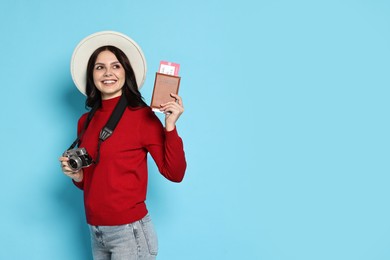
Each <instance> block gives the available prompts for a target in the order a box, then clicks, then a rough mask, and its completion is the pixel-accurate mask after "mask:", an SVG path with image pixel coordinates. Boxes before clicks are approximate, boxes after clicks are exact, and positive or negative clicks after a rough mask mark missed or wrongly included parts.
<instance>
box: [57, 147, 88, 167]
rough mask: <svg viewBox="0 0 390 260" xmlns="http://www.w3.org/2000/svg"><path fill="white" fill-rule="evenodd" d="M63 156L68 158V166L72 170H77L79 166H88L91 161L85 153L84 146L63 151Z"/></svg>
mask: <svg viewBox="0 0 390 260" xmlns="http://www.w3.org/2000/svg"><path fill="white" fill-rule="evenodd" d="M64 157H68V158H69V161H68V164H69V167H70V169H72V171H74V172H77V171H78V170H80V169H81V168H84V167H88V166H90V165H91V164H92V163H93V160H92V157H91V156H90V155H89V154H88V153H87V150H85V148H75V149H70V150H67V151H65V152H64Z"/></svg>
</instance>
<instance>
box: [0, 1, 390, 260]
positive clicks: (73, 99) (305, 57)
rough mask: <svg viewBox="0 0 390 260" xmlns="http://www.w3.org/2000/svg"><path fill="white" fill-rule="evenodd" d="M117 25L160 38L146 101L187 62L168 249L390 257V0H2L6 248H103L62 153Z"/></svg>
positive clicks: (62, 254)
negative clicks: (183, 162)
mask: <svg viewBox="0 0 390 260" xmlns="http://www.w3.org/2000/svg"><path fill="white" fill-rule="evenodd" d="M102 30H114V31H119V32H122V33H125V34H127V35H129V36H130V37H132V38H133V39H134V40H135V41H136V42H137V43H138V44H139V45H140V46H141V48H142V49H143V51H144V54H145V56H146V59H147V62H148V72H147V80H146V83H145V85H144V87H143V88H142V90H141V92H142V95H143V96H144V98H145V101H146V102H147V103H149V102H150V97H151V93H152V89H153V82H154V77H155V72H157V70H158V66H159V63H160V61H161V60H167V61H172V62H177V63H180V65H181V70H180V76H181V77H182V80H181V86H180V95H181V96H182V98H183V100H184V105H185V113H184V114H183V115H182V117H181V118H180V121H179V122H178V125H177V128H178V131H179V134H180V135H181V137H182V138H183V140H184V144H185V152H186V156H187V161H188V169H187V172H186V177H185V179H184V181H183V182H182V183H180V184H174V183H170V182H169V181H167V180H166V179H164V178H163V177H162V176H161V175H160V174H159V173H158V171H157V169H156V166H155V165H154V162H153V161H152V160H150V161H149V169H150V172H149V174H150V183H149V187H148V198H147V205H148V207H149V211H150V214H151V216H152V219H153V220H154V223H155V226H156V229H157V232H158V235H159V246H160V250H159V257H158V259H160V260H179V259H180V260H183V259H185V260H199V259H211V260H214V259H229V260H230V259H232V260H233V259H248V260H252V259H254V260H330V259H331V260H388V259H390V246H389V244H390V210H389V196H390V189H389V181H390V176H389V173H390V172H389V155H390V153H389V145H390V140H389V130H390V124H389V108H390V105H389V97H390V96H389V94H390V91H389V83H390V80H389V75H390V74H389V71H390V63H389V60H390V36H389V32H390V2H389V1H387V0H312V1H310V0H296V1H289V0H272V1H268V0H267V1H266V0H241V1H230V0H227V1H222V0H218V1H217V0H198V1H179V0H166V1H151V0H144V1H133V0H113V1H101V0H94V1H91V0H83V1H80V0H77V1H76V0H66V1H65V0H63V1H49V0H41V1H28V0H12V1H11V0H5V1H2V3H1V8H0V32H1V36H0V37H1V41H0V46H1V48H0V57H1V60H0V66H1V70H0V73H1V76H0V78H1V79H0V80H1V84H0V88H1V98H0V100H1V103H0V108H1V109H0V121H1V126H0V144H1V150H0V163H1V164H0V169H1V170H0V172H1V189H0V207H1V214H0V227H1V229H0V230H1V232H0V248H1V250H0V259H29V260H46V259H50V260H52V259H56V260H89V259H91V252H90V244H89V233H88V228H87V225H86V222H85V216H84V208H83V203H82V192H81V191H80V190H78V189H77V188H75V187H74V186H73V184H72V183H71V182H70V181H69V179H68V178H66V177H65V176H63V175H62V173H61V170H60V165H59V162H58V157H59V156H60V155H61V154H62V152H63V151H64V150H65V149H66V148H67V147H68V146H69V145H70V143H71V142H72V141H73V140H74V138H75V135H76V123H77V120H78V118H79V116H80V115H81V114H82V113H85V112H86V110H85V108H84V101H85V99H84V96H83V95H82V94H80V93H79V92H78V91H77V89H76V88H75V86H74V84H73V82H72V79H71V75H70V58H71V55H72V52H73V49H74V48H75V46H76V45H77V44H78V42H79V41H80V40H81V39H83V38H84V37H86V36H87V35H89V34H91V33H94V32H97V31H102ZM161 119H162V118H161Z"/></svg>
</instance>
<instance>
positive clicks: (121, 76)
mask: <svg viewBox="0 0 390 260" xmlns="http://www.w3.org/2000/svg"><path fill="white" fill-rule="evenodd" d="M91 50H93V53H92V54H91V55H89V54H90V52H91ZM87 59H88V62H87V61H86V60H87ZM85 64H87V65H85ZM132 65H133V66H132ZM71 69H72V77H73V80H74V82H75V84H76V86H77V87H78V88H79V90H80V91H81V92H82V93H84V94H86V95H87V100H86V106H87V107H90V108H92V107H94V106H95V105H96V104H97V105H98V106H99V108H98V110H97V111H96V112H95V114H94V115H93V117H92V119H91V120H90V123H89V125H88V126H87V127H86V128H85V121H86V119H87V114H84V115H82V116H81V118H80V119H79V122H78V133H79V135H80V133H82V134H81V136H80V141H79V147H83V148H85V149H86V151H87V152H88V154H89V155H90V156H91V157H92V158H93V159H94V161H97V162H96V163H93V164H91V165H90V166H88V167H83V168H81V169H80V170H78V171H76V172H75V171H74V170H72V168H70V167H69V158H67V157H64V156H63V157H61V158H60V162H61V166H62V171H63V172H64V174H65V175H66V176H68V177H70V178H71V179H72V180H73V182H74V184H75V185H76V186H77V187H78V188H80V189H82V190H83V191H84V205H85V212H86V218H87V222H88V224H89V226H90V231H91V240H92V251H93V256H94V259H95V260H100V259H155V257H156V255H157V237H156V234H155V231H154V228H153V224H152V222H151V220H150V216H149V215H148V211H147V208H146V205H145V199H146V188H147V180H148V175H147V153H148V152H149V153H150V154H151V156H152V158H153V159H154V161H155V162H156V164H157V166H158V169H159V171H160V173H161V174H162V175H163V176H165V177H166V178H167V179H169V180H171V181H173V182H180V181H181V180H182V179H183V177H184V172H185V169H186V160H185V155H184V150H183V143H182V140H181V138H180V137H179V135H178V133H177V130H176V126H175V125H176V122H177V120H178V119H179V117H180V115H181V114H182V113H183V111H184V108H183V103H182V99H181V98H180V97H179V96H178V95H175V94H171V96H172V97H173V98H174V100H176V101H172V102H168V103H166V104H161V112H164V113H165V128H164V127H163V125H162V124H161V122H160V120H159V119H158V118H157V117H156V115H155V114H154V112H152V110H151V109H150V107H148V106H147V105H146V104H145V102H144V101H143V99H142V96H141V94H140V92H139V90H138V86H139V87H140V86H141V85H142V84H143V81H144V79H145V74H146V63H145V59H144V56H143V54H142V52H141V50H140V49H139V47H138V45H136V43H135V42H133V41H132V40H131V39H130V38H128V37H127V36H125V35H123V34H119V33H116V32H101V33H97V34H93V35H91V36H89V37H87V38H86V39H84V40H83V41H82V42H81V43H80V44H79V46H78V47H76V50H75V52H74V54H73V58H72V65H71ZM80 71H81V72H80ZM84 75H86V77H85V76H84ZM122 95H124V96H125V97H126V100H127V104H128V106H127V108H126V110H125V111H124V113H123V115H122V117H121V119H120V121H119V123H118V125H117V126H116V128H115V131H113V134H112V136H110V137H109V138H108V139H107V140H105V141H104V142H103V143H101V145H100V146H99V145H98V139H99V133H100V131H101V130H102V128H103V127H104V125H105V124H106V123H107V121H108V119H109V117H110V116H111V113H112V111H113V110H114V108H115V106H116V105H117V103H118V102H119V100H120V99H121V97H122ZM98 146H99V147H98ZM97 158H98V160H96V159H97Z"/></svg>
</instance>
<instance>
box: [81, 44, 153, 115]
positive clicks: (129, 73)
mask: <svg viewBox="0 0 390 260" xmlns="http://www.w3.org/2000/svg"><path fill="white" fill-rule="evenodd" d="M102 51H110V52H112V53H113V54H114V55H115V56H116V58H117V59H118V61H119V63H120V64H121V65H122V67H123V68H124V70H125V75H126V79H125V84H124V85H123V87H122V93H123V94H125V95H126V99H127V103H128V106H129V107H131V108H136V107H145V106H147V105H146V103H145V101H144V100H143V97H142V95H141V93H140V92H139V90H138V85H137V81H136V78H135V74H134V71H133V67H131V64H130V61H129V59H128V58H127V56H126V54H125V53H124V52H123V51H121V50H120V49H118V48H117V47H114V46H103V47H100V48H98V49H97V50H95V51H94V53H92V55H91V57H90V58H89V61H88V65H87V88H86V94H87V100H86V101H85V106H86V107H90V108H92V107H93V106H94V105H95V104H96V102H99V103H101V99H102V97H101V93H100V91H99V90H98V89H97V88H96V86H95V83H94V81H93V70H94V67H95V62H96V59H97V57H98V55H99V54H100V53H101V52H102Z"/></svg>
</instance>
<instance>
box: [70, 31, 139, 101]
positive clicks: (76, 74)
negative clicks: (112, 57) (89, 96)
mask: <svg viewBox="0 0 390 260" xmlns="http://www.w3.org/2000/svg"><path fill="white" fill-rule="evenodd" d="M106 45H111V46H114V47H117V48H118V49H120V50H121V51H123V52H124V53H125V54H126V56H127V58H128V59H129V61H130V64H131V66H132V67H133V70H134V74H135V79H136V81H137V85H138V89H140V88H141V87H142V85H143V84H144V82H145V78H146V60H145V56H144V54H143V52H142V50H141V48H140V47H139V46H138V44H137V43H136V42H135V41H134V40H132V39H131V38H130V37H128V36H127V35H124V34H122V33H119V32H114V31H102V32H97V33H94V34H91V35H89V36H87V37H86V38H84V39H83V40H82V41H81V42H80V43H79V44H78V45H77V46H76V48H75V49H74V51H73V55H72V60H71V64H70V72H71V74H72V79H73V82H74V83H75V84H76V87H77V88H78V89H79V90H80V92H81V93H83V94H84V95H86V87H87V65H88V60H89V58H90V57H91V55H92V53H93V52H94V51H95V50H96V49H98V48H100V47H102V46H106Z"/></svg>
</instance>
